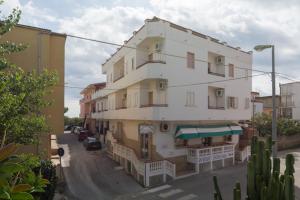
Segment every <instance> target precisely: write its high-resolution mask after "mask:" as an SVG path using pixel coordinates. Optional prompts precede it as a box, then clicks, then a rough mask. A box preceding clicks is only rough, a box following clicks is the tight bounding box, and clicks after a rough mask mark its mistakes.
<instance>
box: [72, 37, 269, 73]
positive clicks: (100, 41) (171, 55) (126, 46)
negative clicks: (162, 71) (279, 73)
mask: <svg viewBox="0 0 300 200" xmlns="http://www.w3.org/2000/svg"><path fill="white" fill-rule="evenodd" d="M67 36H69V37H72V38H77V39H81V40H86V41H91V42H97V43H101V44H107V45H112V46H117V47H121V48H122V47H124V48H129V49H135V50H141V51H145V50H144V49H141V48H137V47H133V46H128V45H124V44H118V43H114V42H107V41H104V40H97V39H92V38H87V37H81V36H75V35H70V34H67ZM157 53H158V54H161V55H165V56H170V57H175V58H182V59H187V57H185V56H179V55H174V54H169V53H164V52H157ZM195 61H198V62H204V63H209V62H208V61H206V60H202V59H198V58H195ZM224 66H229V65H224ZM234 67H235V68H238V69H243V70H249V71H254V72H262V73H269V72H268V71H262V70H255V69H250V68H246V67H237V66H234Z"/></svg>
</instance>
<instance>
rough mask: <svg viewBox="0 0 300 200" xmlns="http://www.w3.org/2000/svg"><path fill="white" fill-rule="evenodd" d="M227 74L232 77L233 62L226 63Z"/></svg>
mask: <svg viewBox="0 0 300 200" xmlns="http://www.w3.org/2000/svg"><path fill="white" fill-rule="evenodd" d="M228 76H229V77H234V65H233V64H229V65H228Z"/></svg>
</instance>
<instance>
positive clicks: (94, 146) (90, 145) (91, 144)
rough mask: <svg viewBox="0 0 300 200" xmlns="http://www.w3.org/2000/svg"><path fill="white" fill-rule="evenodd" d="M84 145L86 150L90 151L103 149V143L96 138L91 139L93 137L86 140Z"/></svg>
mask: <svg viewBox="0 0 300 200" xmlns="http://www.w3.org/2000/svg"><path fill="white" fill-rule="evenodd" d="M83 145H84V147H85V149H86V150H88V151H92V150H100V149H101V148H102V145H101V142H100V141H99V140H97V139H96V138H91V137H88V138H87V139H85V140H84V142H83Z"/></svg>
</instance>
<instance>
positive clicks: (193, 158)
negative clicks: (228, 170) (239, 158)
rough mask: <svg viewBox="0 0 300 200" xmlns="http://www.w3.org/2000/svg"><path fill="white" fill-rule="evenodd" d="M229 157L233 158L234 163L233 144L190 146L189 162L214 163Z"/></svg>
mask: <svg viewBox="0 0 300 200" xmlns="http://www.w3.org/2000/svg"><path fill="white" fill-rule="evenodd" d="M227 158H233V163H234V145H233V144H227V145H223V146H214V147H209V148H199V149H197V148H190V149H188V152H187V160H188V162H190V163H195V164H203V163H212V162H214V161H217V160H225V159H227ZM211 166H212V165H211Z"/></svg>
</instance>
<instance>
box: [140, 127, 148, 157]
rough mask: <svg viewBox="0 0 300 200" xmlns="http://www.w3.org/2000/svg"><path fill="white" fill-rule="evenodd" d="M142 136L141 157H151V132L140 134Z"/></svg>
mask: <svg viewBox="0 0 300 200" xmlns="http://www.w3.org/2000/svg"><path fill="white" fill-rule="evenodd" d="M140 137H141V157H142V159H149V138H150V134H149V133H144V134H141V135H140Z"/></svg>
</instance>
